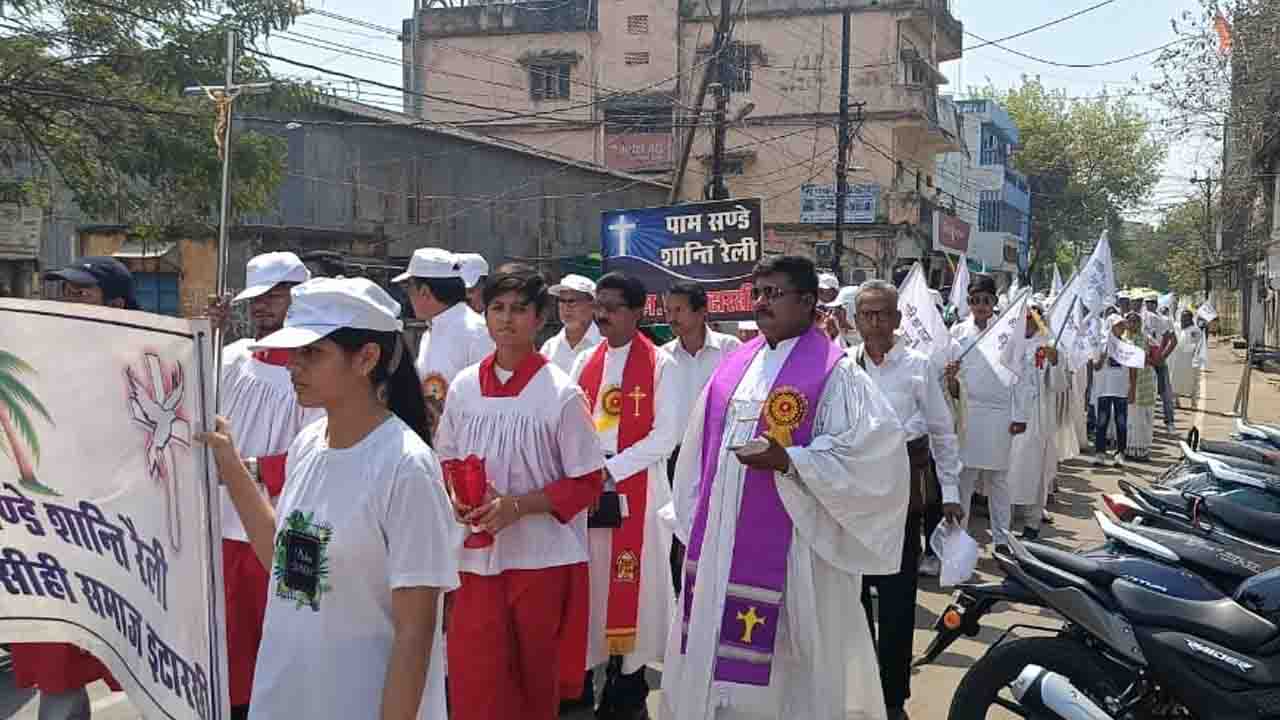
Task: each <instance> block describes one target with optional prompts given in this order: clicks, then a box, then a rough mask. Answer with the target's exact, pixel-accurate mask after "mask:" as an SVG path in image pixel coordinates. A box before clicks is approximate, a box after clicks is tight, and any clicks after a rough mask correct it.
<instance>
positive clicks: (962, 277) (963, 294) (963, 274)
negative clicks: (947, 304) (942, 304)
mask: <svg viewBox="0 0 1280 720" xmlns="http://www.w3.org/2000/svg"><path fill="white" fill-rule="evenodd" d="M951 307H953V308H955V309H956V320H957V321H960V320H964V319H965V318H967V317H969V259H968V258H967V257H965V256H964V254H961V255H960V263H959V265H958V266H957V267H956V277H955V280H953V281H952V283H951Z"/></svg>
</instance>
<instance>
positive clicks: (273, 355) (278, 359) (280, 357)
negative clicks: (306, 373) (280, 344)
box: [253, 350, 293, 367]
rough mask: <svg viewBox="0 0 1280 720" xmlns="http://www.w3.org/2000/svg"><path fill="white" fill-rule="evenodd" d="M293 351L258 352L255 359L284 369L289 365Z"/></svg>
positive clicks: (254, 355)
mask: <svg viewBox="0 0 1280 720" xmlns="http://www.w3.org/2000/svg"><path fill="white" fill-rule="evenodd" d="M292 352H293V351H291V350H258V351H257V352H255V353H254V354H253V359H254V360H257V361H258V362H261V363H266V364H267V365H275V366H277V367H284V366H286V365H288V364H289V356H290V354H292Z"/></svg>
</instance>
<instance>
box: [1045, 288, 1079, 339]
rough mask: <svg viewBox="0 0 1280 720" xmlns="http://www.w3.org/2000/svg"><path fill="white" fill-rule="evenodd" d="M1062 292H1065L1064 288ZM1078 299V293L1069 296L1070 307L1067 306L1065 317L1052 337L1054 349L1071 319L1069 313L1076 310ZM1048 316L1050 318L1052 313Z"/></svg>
mask: <svg viewBox="0 0 1280 720" xmlns="http://www.w3.org/2000/svg"><path fill="white" fill-rule="evenodd" d="M1063 292H1065V290H1064V291H1063ZM1079 301H1080V295H1079V294H1078V293H1077V294H1076V296H1075V297H1073V298H1071V307H1069V308H1067V319H1066V320H1065V321H1063V323H1062V327H1060V328H1058V336H1057V337H1055V338H1054V339H1053V349H1054V350H1057V349H1058V343H1059V342H1060V341H1061V340H1062V331H1063V330H1066V329H1067V323H1068V322H1070V321H1071V313H1073V312H1075V311H1076V303H1077V302H1079ZM1050 318H1052V314H1050Z"/></svg>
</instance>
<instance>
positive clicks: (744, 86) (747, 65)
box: [697, 40, 760, 92]
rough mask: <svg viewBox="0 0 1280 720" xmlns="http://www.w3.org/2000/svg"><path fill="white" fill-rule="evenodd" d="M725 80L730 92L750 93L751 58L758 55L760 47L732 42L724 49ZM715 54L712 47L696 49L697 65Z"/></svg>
mask: <svg viewBox="0 0 1280 720" xmlns="http://www.w3.org/2000/svg"><path fill="white" fill-rule="evenodd" d="M724 53H725V58H724V59H725V65H726V70H725V74H726V76H727V77H726V78H725V82H726V84H728V86H729V91H730V92H750V91H751V56H752V55H759V54H760V46H759V45H755V44H749V43H744V42H741V41H737V40H735V41H733V42H731V43H729V45H728V47H726V48H725V49H724ZM714 54H715V48H714V47H705V48H698V57H697V60H698V64H700V65H701V64H704V63H706V62H708V61H709V60H711V59H712V56H713V55H714Z"/></svg>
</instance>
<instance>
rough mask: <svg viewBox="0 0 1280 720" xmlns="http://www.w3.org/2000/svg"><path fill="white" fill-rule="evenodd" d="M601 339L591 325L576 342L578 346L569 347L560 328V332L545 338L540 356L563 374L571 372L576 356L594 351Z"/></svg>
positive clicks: (598, 332) (594, 325) (594, 326)
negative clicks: (563, 372)
mask: <svg viewBox="0 0 1280 720" xmlns="http://www.w3.org/2000/svg"><path fill="white" fill-rule="evenodd" d="M602 339H603V338H601V337H600V331H599V330H598V329H597V328H596V324H595V323H591V324H590V325H588V326H587V332H586V333H585V334H584V335H583V336H582V338H581V339H580V340H578V344H577V345H570V344H569V338H568V337H567V336H566V334H565V331H564V329H563V328H562V329H561V330H560V332H558V333H556V334H555V335H553V336H551V337H549V338H547V341H546V342H544V343H542V350H541V352H542V356H543V357H545V358H546V359H547V360H549V361H550V362H551V364H552V365H555V366H556V367H558V368H560V369H561V370H563V371H565V372H571V371H572V370H573V364H574V363H575V362H577V360H578V356H579V355H581V354H582V353H584V352H586V351H588V350H594V349H595V347H596V346H597V345H599V344H600V341H601V340H602Z"/></svg>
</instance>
